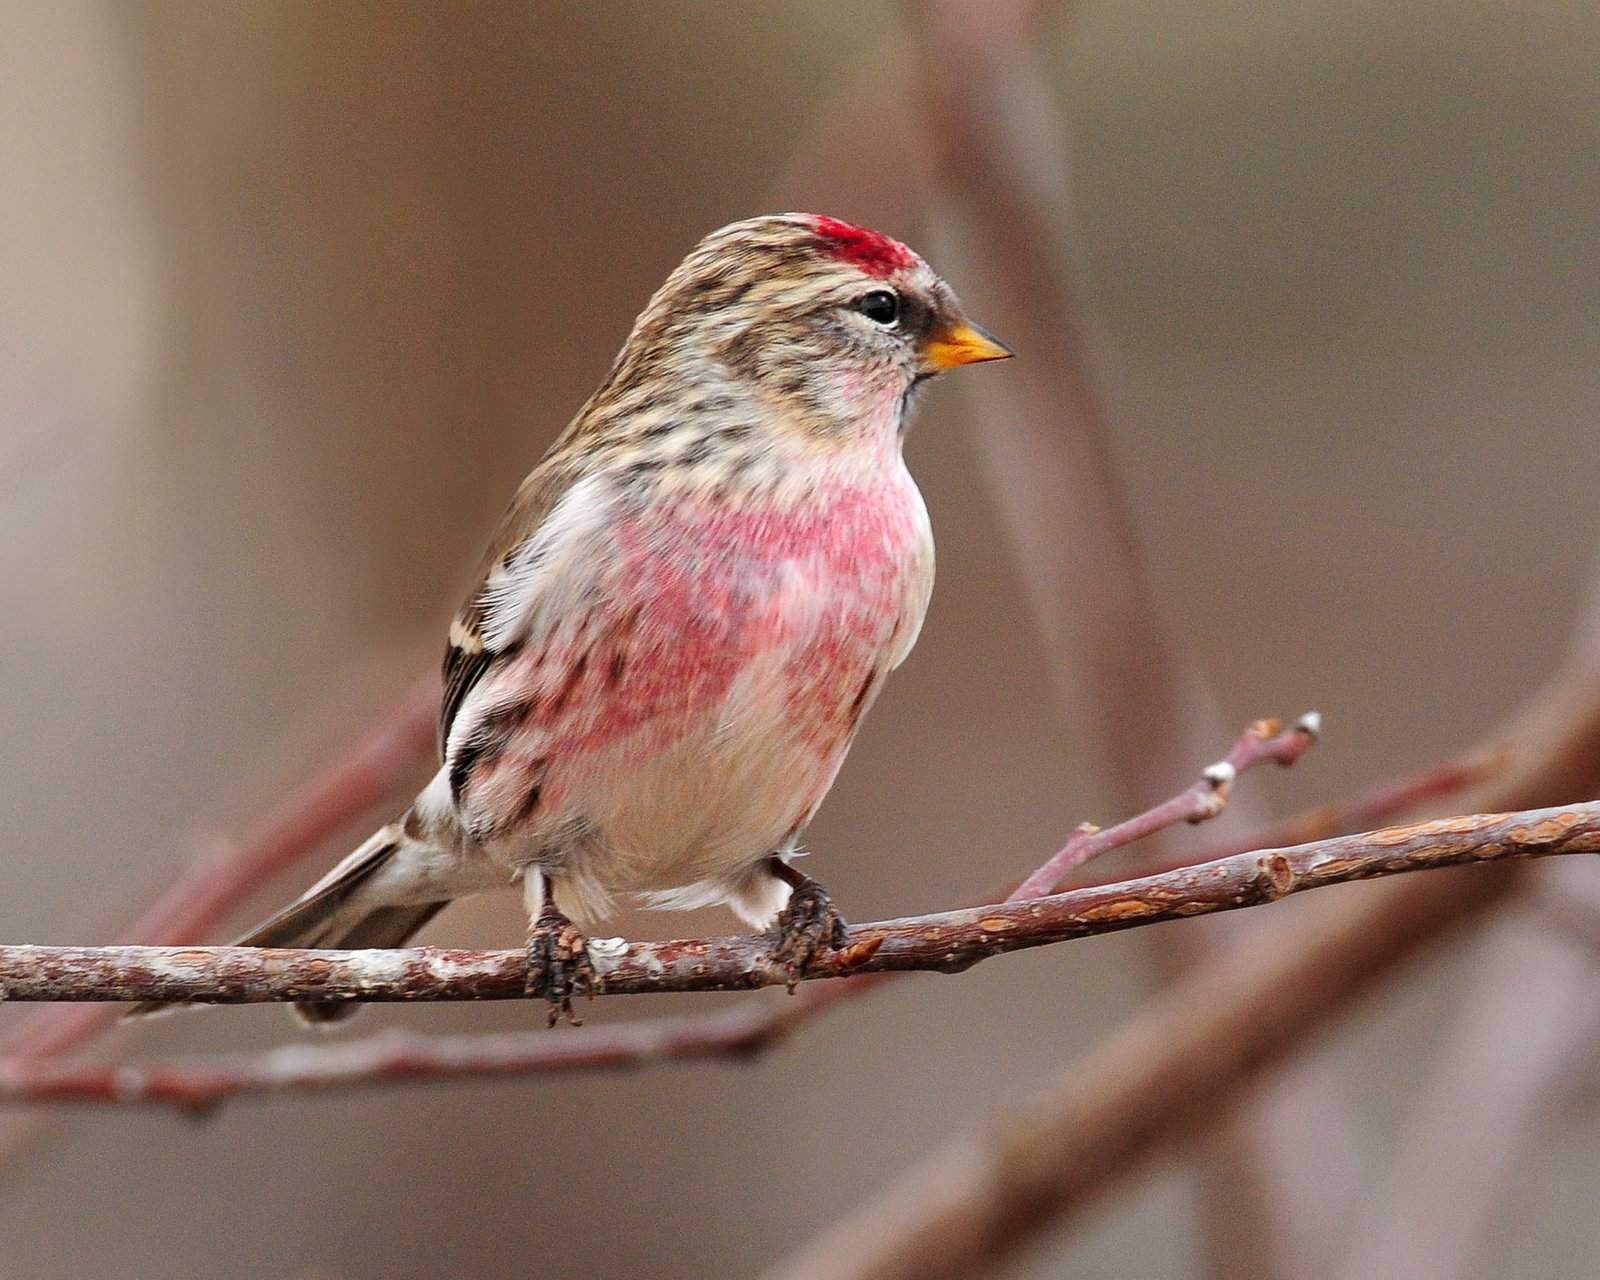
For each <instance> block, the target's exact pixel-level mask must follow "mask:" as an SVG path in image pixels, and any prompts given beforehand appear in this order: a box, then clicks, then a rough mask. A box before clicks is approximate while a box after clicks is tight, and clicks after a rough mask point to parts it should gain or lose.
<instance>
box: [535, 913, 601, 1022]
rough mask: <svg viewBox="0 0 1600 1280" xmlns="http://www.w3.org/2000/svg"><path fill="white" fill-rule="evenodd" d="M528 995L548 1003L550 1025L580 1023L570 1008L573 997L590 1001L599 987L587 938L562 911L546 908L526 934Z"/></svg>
mask: <svg viewBox="0 0 1600 1280" xmlns="http://www.w3.org/2000/svg"><path fill="white" fill-rule="evenodd" d="M524 989H525V990H526V991H527V993H528V995H530V996H532V997H534V998H535V999H540V998H542V999H544V1000H547V1001H548V1002H549V1006H550V1009H549V1017H550V1021H549V1023H548V1025H549V1026H552V1027H553V1026H555V1025H556V1023H557V1022H559V1021H560V1020H561V1019H562V1018H565V1019H566V1020H567V1021H568V1022H569V1023H571V1024H572V1025H573V1026H575V1027H581V1026H582V1025H583V1021H582V1019H580V1018H579V1017H578V1016H577V1015H576V1014H575V1013H574V1012H573V1011H572V998H573V997H574V996H584V997H586V998H588V999H590V1000H593V999H594V997H595V993H596V992H597V991H599V990H600V975H599V974H598V973H596V972H595V968H594V964H593V962H592V961H591V960H590V959H589V940H588V939H587V938H585V937H584V936H583V934H582V933H581V932H579V930H578V927H577V926H576V925H575V924H573V923H572V921H570V920H568V919H567V918H566V916H564V915H562V914H561V912H559V911H556V910H554V909H553V908H547V909H546V910H545V911H543V912H541V913H540V915H539V919H538V921H537V922H536V923H535V924H534V926H533V928H532V929H531V930H530V931H529V933H528V977H527V981H526V983H525V985H524Z"/></svg>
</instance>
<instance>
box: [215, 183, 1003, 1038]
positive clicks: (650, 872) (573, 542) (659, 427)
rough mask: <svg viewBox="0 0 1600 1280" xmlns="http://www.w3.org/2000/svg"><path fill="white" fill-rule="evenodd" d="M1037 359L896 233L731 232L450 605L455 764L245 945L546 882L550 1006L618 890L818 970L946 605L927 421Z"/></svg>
mask: <svg viewBox="0 0 1600 1280" xmlns="http://www.w3.org/2000/svg"><path fill="white" fill-rule="evenodd" d="M1010 354H1011V352H1010V351H1009V350H1008V349H1007V348H1006V347H1004V346H1003V345H1001V344H1000V343H999V342H997V341H995V340H994V339H993V338H991V337H990V336H989V335H988V334H986V333H984V332H983V331H982V330H981V329H979V328H977V327H976V326H975V325H972V324H970V323H969V322H968V321H967V320H966V319H964V318H963V316H962V313H961V308H960V304H959V303H958V302H957V301H956V298H955V295H954V294H953V293H952V292H951V290H950V288H949V286H948V285H946V284H945V283H944V282H943V281H942V280H940V279H939V278H938V277H937V276H935V275H934V274H933V272H932V271H931V270H930V269H929V268H928V266H927V265H926V264H925V263H924V262H923V261H922V259H921V258H919V257H918V256H917V255H916V254H915V253H913V252H912V251H911V250H910V249H908V248H906V247H905V246H904V245H903V244H900V243H899V242H898V241H896V240H892V239H890V238H889V237H887V236H884V235H881V234H879V233H877V232H874V231H868V230H865V229H863V228H860V227H855V226H852V225H850V224H848V223H844V222H838V221H835V220H833V219H831V218H824V217H818V216H814V215H810V214H783V215H778V216H772V217H761V218H752V219H750V220H748V221H745V222H736V223H734V224H732V225H731V226H727V227H724V228H722V230H720V231H716V232H713V233H712V234H711V235H709V236H707V237H706V238H705V239H704V240H703V241H701V242H700V244H699V245H697V246H696V247H695V249H694V250H693V252H691V253H690V254H689V256H688V257H687V258H686V259H685V260H684V262H683V264H682V265H681V266H679V267H678V269H677V270H676V271H674V272H673V273H672V275H671V276H669V277H668V279H667V282H666V284H664V285H663V286H662V287H661V289H660V291H659V292H657V294H656V295H655V297H654V298H652V299H651V300H650V304H649V305H648V306H647V307H646V308H645V309H644V312H643V314H642V315H640V317H639V319H638V321H637V322H636V323H635V324H634V327H633V332H632V333H631V334H630V335H629V337H628V341H627V343H626V344H625V345H624V346H623V348H622V352H621V354H620V355H618V357H617V359H616V361H615V362H614V363H613V365H612V367H611V371H610V373H609V374H607V376H606V378H605V380H604V381H603V382H602V383H601V385H600V389H599V390H598V391H596V392H595V394H594V395H593V396H592V397H591V398H590V400H589V402H588V403H587V404H586V405H584V407H583V409H582V410H581V411H580V412H579V413H578V415H577V417H576V418H574V419H573V421H572V423H571V425H570V426H568V427H567V429H566V430H565V431H564V432H563V433H562V434H561V436H560V438H559V439H557V441H556V442H555V444H554V445H553V446H552V447H551V449H550V451H549V453H548V454H546V455H545V458H544V460H543V461H542V462H541V463H540V464H539V465H538V467H537V468H535V469H534V471H533V473H532V474H531V475H530V476H529V477H528V478H527V480H525V481H524V482H523V484H522V487H521V489H520V490H519V491H518V493H517V496H516V499H515V501H514V502H513V503H512V505H511V510H510V511H509V512H508V513H507V515H506V517H505V519H504V520H503V521H502V523H501V525H500V528H499V531H498V532H497V533H496V535H495V537H494V540H493V543H492V544H491V546H490V548H489V551H488V554H487V555H486V557H485V559H484V562H483V574H482V579H481V582H480V585H479V587H478V588H477V590H475V591H474V592H473V593H472V595H471V596H470V598H469V599H468V600H467V603H466V605H465V607H464V608H463V609H462V610H461V613H460V614H459V615H458V616H457V618H456V620H455V622H454V624H453V625H452V626H451V628H450V644H449V650H448V653H447V654H446V657H445V663H444V681H445V696H444V707H443V711H442V714H441V717H440V721H439V749H440V754H441V757H442V760H443V766H442V767H441V768H440V770H439V772H438V774H437V776H436V777H435V778H434V779H433V781H432V782H430V783H429V784H428V786H427V787H426V788H425V789H424V790H423V791H422V794H421V795H419V796H418V797H417V799H416V801H415V802H414V803H413V804H412V806H411V808H410V809H409V810H407V812H406V813H405V814H404V815H403V816H402V817H401V818H400V819H399V820H398V821H396V822H395V823H393V824H392V825H390V826H387V827H385V828H383V830H381V831H379V832H378V833H377V834H376V835H374V836H373V837H372V838H371V839H370V840H368V841H367V842H366V843H365V844H363V845H362V846H361V847H360V848H359V849H357V850H356V851H355V852H354V853H352V854H351V855H350V856H349V857H348V858H346V859H345V860H344V861H343V862H342V863H340V864H339V865H338V866H337V867H335V868H334V870H333V871H332V872H331V873H329V874H328V875H327V876H326V877H325V878H324V879H323V880H322V881H321V882H320V883H318V884H317V885H315V886H314V887H313V888H312V889H311V890H310V891H309V892H307V893H306V894H305V896H304V897H302V898H301V899H300V900H299V901H298V902H296V903H294V904H293V905H292V906H290V907H288V908H287V909H286V910H284V911H282V912H281V913H279V914H278V915H276V916H274V917H273V918H272V919H271V920H269V921H267V922H266V923H265V924H263V925H262V926H261V927H260V928H258V929H256V930H255V931H253V932H252V933H250V934H249V935H248V936H247V937H245V938H243V939H241V942H242V943H243V944H246V945H251V946H275V947H281V946H294V947H393V946H399V945H400V944H401V943H403V942H404V941H405V940H406V939H407V938H409V937H410V936H411V935H412V934H414V933H415V932H416V931H417V930H418V929H420V928H421V927H422V926H423V925H424V924H425V923H426V922H427V921H428V920H429V919H431V918H432V917H433V916H434V914H435V913H437V912H438V911H440V910H441V909H442V908H444V907H445V906H446V905H448V904H449V903H450V902H451V901H452V900H453V899H455V898H459V897H462V896H464V895H467V894H473V893H482V892H487V891H490V890H501V889H507V888H510V887H513V886H515V885H516V884H517V883H519V882H520V884H521V886H522V892H523V895H524V899H525V901H526V905H527V909H528V915H529V920H530V933H529V939H528V947H529V989H530V993H532V994H536V995H542V996H544V997H546V998H547V999H548V1000H549V1001H550V1012H551V1018H552V1021H553V1020H554V1018H555V1017H556V1015H557V1012H558V1011H562V1010H564V1011H565V1012H566V1013H567V1014H568V1016H570V1015H571V999H572V997H573V995H575V994H583V993H586V992H588V993H592V991H593V990H594V989H595V986H596V977H595V973H594V970H593V968H592V966H591V964H590V961H589V957H588V954H587V943H586V940H585V939H584V937H583V936H582V935H581V934H580V933H579V932H578V930H577V928H576V927H575V926H574V925H573V924H572V923H571V920H572V919H577V920H582V921H593V920H595V919H597V918H601V917H603V916H605V915H606V914H607V913H608V911H610V909H611V908H612V905H613V902H614V900H615V899H616V898H618V897H619V896H623V895H630V896H635V897H637V898H639V899H641V900H643V901H644V902H646V903H647V904H650V905H655V906H663V907H674V908H688V907H694V906H701V905H705V904H710V903H727V904H728V905H729V906H731V907H732V908H733V910H734V911H735V912H737V913H738V914H739V915H740V916H741V917H742V918H743V919H744V920H746V921H748V922H749V923H750V924H751V925H752V926H754V927H755V928H757V929H768V928H771V927H772V926H773V925H774V923H775V922H776V924H777V926H778V934H777V938H776V940H775V944H774V952H773V955H774V958H775V959H776V960H777V962H778V963H780V964H782V965H785V966H787V968H788V971H789V972H790V973H791V974H798V973H799V972H800V970H801V969H803V967H804V966H805V964H806V963H807V961H808V960H809V959H810V958H811V957H812V955H814V954H816V953H817V952H818V951H819V950H820V949H821V948H824V947H836V946H838V945H840V944H841V943H842V941H843V936H844V934H843V924H842V921H840V919H839V917H838V915H837V913H836V912H835V911H834V910H833V907H832V904H831V903H830V901H829V899H828V896H827V894H826V893H825V892H824V891H823V890H822V888H821V886H820V885H818V884H817V883H816V882H815V881H814V880H812V879H810V878H809V877H808V876H805V875H803V874H801V873H800V872H799V871H798V870H796V869H795V868H794V867H793V866H791V865H790V859H791V858H792V857H793V855H794V851H795V844H796V841H797V840H798V838H799V836H800V833H801V831H802V830H803V829H804V828H805V825H806V823H807V822H808V821H809V820H810V818H811V816H812V814H813V813H815V812H816V810H817V806H818V805H819V804H820V803H821V801H822V798H823V796H824V795H825V794H826V793H827V790H828V788H829V786H830V785H831V784H832V782H833V779H834V775H835V774H836V773H837V772H838V770H839V766H840V764H841V762H842V761H843V760H844V756H845V752H846V751H847V750H848V749H849V747H850V742H851V739H852V738H853V736H854V734H855V731H856V728H857V726H858V725H859V724H860V722H861V717H862V715H863V714H864V713H865V711H866V710H867V708H868V707H869V706H871V705H872V702H873V699H874V698H875V697H876V696H877V693H878V690H879V687H880V686H881V685H882V683H883V679H884V676H885V675H886V674H887V673H888V672H889V671H890V670H892V669H893V668H894V667H896V666H898V665H899V664H900V662H901V660H902V659H904V658H905V656H906V654H907V653H908V652H909V651H910V649H911V646H912V644H913V643H915V641H916V638H917V633H918V631H919V630H920V628H921V626H922V619H923V614H924V612H925V611H926V609H927V604H928V595H929V592H930V590H931V589H932V585H933V537H932V532H931V530H930V528H929V524H928V515H927V511H926V508H925V507H924V506H923V502H922V497H921V495H920V494H919V493H918V492H917V488H916V485H915V484H914V483H913V481H912V479H911V476H910V474H909V473H908V472H907V471H906V467H905V463H904V462H903V461H902V459H901V453H900V446H901V439H902V435H903V432H904V429H905V425H906V416H907V413H908V411H909V409H910V407H911V403H912V400H913V399H914V397H915V393H916V391H917V389H918V388H919V387H920V386H921V385H922V384H923V383H924V382H925V381H926V380H927V379H928V378H930V377H932V376H933V375H934V374H936V373H938V372H939V371H940V370H941V369H946V368H950V367H951V366H954V365H959V364H967V363H970V362H973V361H978V360H994V359H1000V358H1003V357H1005V356H1009V355H1010ZM355 1008H356V1006H354V1005H350V1004H332V1003H323V1004H306V1005H301V1006H300V1009H301V1012H302V1014H303V1015H304V1016H305V1017H306V1018H307V1019H309V1020H310V1021H313V1022H324V1023H326V1022H334V1021H337V1020H339V1019H341V1018H343V1017H345V1016H347V1015H349V1014H350V1013H352V1012H354V1009H355Z"/></svg>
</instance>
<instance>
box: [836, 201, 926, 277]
mask: <svg viewBox="0 0 1600 1280" xmlns="http://www.w3.org/2000/svg"><path fill="white" fill-rule="evenodd" d="M814 217H815V219H816V227H817V231H818V233H819V234H820V235H821V236H822V238H823V239H824V240H825V241H826V242H827V243H828V245H829V247H830V248H831V249H832V250H833V254H834V256H835V257H836V258H838V259H840V260H841V261H843V262H851V263H854V264H855V265H856V266H858V267H860V268H861V270H863V271H865V272H866V273H867V274H868V275H869V276H877V277H879V278H886V277H888V276H892V275H893V274H894V273H895V272H896V271H904V270H907V269H908V268H910V267H913V266H915V265H916V262H917V255H916V254H914V253H912V252H911V250H910V249H908V248H906V246H905V245H903V244H901V243H900V242H899V241H898V240H895V239H892V238H891V237H889V236H886V235H884V234H883V232H881V231H872V230H869V229H868V228H866V227H858V226H856V225H855V224H854V223H851V222H840V221H839V220H838V219H837V218H827V217H823V216H822V215H821V214H816V215H814Z"/></svg>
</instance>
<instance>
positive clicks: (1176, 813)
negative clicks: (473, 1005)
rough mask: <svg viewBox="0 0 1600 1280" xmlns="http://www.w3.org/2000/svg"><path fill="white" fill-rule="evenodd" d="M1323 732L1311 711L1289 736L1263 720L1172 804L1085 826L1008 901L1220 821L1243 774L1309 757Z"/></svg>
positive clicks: (1048, 889) (1319, 719) (1039, 892)
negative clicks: (1115, 853) (1147, 843)
mask: <svg viewBox="0 0 1600 1280" xmlns="http://www.w3.org/2000/svg"><path fill="white" fill-rule="evenodd" d="M1321 731H1322V717H1321V716H1320V715H1318V714H1317V713H1316V712H1315V711H1308V712H1307V713H1306V714H1305V715H1303V716H1301V717H1300V719H1299V720H1297V721H1296V722H1295V726H1294V728H1292V729H1290V730H1288V731H1287V732H1284V733H1279V732H1278V722H1277V721H1276V720H1257V721H1256V722H1255V723H1254V724H1252V725H1251V726H1250V727H1249V728H1248V729H1246V730H1245V731H1244V732H1243V733H1242V734H1240V735H1239V740H1238V742H1236V743H1234V745H1233V750H1232V751H1230V752H1228V754H1227V756H1226V757H1224V758H1223V759H1221V760H1218V761H1217V762H1216V763H1215V764H1213V765H1208V766H1207V767H1206V769H1205V770H1204V771H1203V772H1202V773H1201V775H1200V777H1199V778H1198V779H1196V781H1195V782H1194V783H1193V784H1191V785H1190V786H1188V787H1186V788H1185V789H1184V790H1182V791H1180V792H1179V793H1178V794H1177V795H1175V796H1173V797H1172V798H1171V799H1170V800H1166V801H1163V802H1162V803H1161V804H1158V805H1155V806H1153V807H1152V808H1149V809H1146V810H1145V811H1144V812H1143V813H1141V814H1139V815H1138V816H1136V817H1133V818H1129V819H1128V820H1127V821H1126V822H1121V823H1118V824H1117V825H1116V826H1114V827H1109V828H1107V829H1105V830H1101V829H1100V828H1099V827H1096V826H1094V825H1093V824H1091V823H1087V822H1086V823H1084V824H1083V825H1082V826H1080V827H1079V828H1078V829H1077V830H1076V831H1074V832H1073V833H1072V838H1071V839H1070V840H1068V841H1067V843H1066V845H1065V846H1064V847H1063V848H1062V850H1061V852H1059V853H1058V854H1056V855H1055V856H1054V857H1053V858H1051V859H1050V860H1049V861H1048V862H1046V863H1045V864H1044V865H1043V866H1042V867H1040V868H1039V869H1038V870H1037V871H1035V872H1034V873H1033V874H1032V875H1031V876H1029V877H1028V878H1027V879H1026V880H1024V881H1023V882H1022V883H1021V884H1020V885H1019V886H1017V888H1016V889H1015V890H1014V891H1013V892H1012V893H1011V894H1010V895H1009V896H1008V897H1007V898H1006V901H1007V902H1020V901H1022V900H1024V899H1027V898H1038V897H1042V896H1043V895H1045V894H1047V893H1050V892H1052V891H1053V890H1054V889H1055V887H1056V886H1057V885H1058V884H1060V883H1061V882H1062V880H1064V879H1066V877H1067V876H1068V875H1070V874H1071V873H1072V872H1073V871H1076V870H1077V869H1078V868H1079V867H1081V866H1083V865H1084V864H1085V863H1087V862H1090V861H1092V860H1093V859H1095V858H1098V857H1100V856H1101V855H1102V854H1105V853H1109V852H1110V851H1111V850H1113V849H1120V848H1121V847H1122V846H1124V845H1129V844H1132V843H1134V841H1136V840H1143V839H1144V838H1145V837H1146V836H1151V835H1154V834H1155V833H1156V832H1158V831H1164V830H1166V829H1167V828H1168V827H1171V826H1176V825H1177V824H1178V823H1180V822H1190V823H1194V822H1205V821H1206V820H1207V819H1210V818H1215V817H1216V816H1217V815H1218V814H1219V813H1221V812H1222V811H1223V809H1225V808H1226V807H1227V804H1228V799H1229V797H1230V796H1231V795H1232V794H1233V784H1234V782H1235V781H1237V780H1238V777H1239V775H1240V774H1241V773H1244V772H1245V771H1247V770H1249V769H1253V768H1255V767H1256V766H1257V765H1259V764H1265V763H1266V762H1267V761H1269V760H1270V761H1273V762H1275V763H1277V764H1279V765H1282V766H1284V767H1285V768H1287V767H1288V766H1289V765H1292V764H1294V763H1295V761H1297V760H1299V759H1300V757H1301V756H1302V755H1304V754H1305V753H1306V750H1307V749H1308V748H1309V747H1310V746H1311V744H1312V743H1314V742H1315V741H1316V740H1317V734H1318V733H1320V732H1321ZM1254 847H1255V848H1260V847H1261V845H1260V844H1257V845H1255V846H1254Z"/></svg>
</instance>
